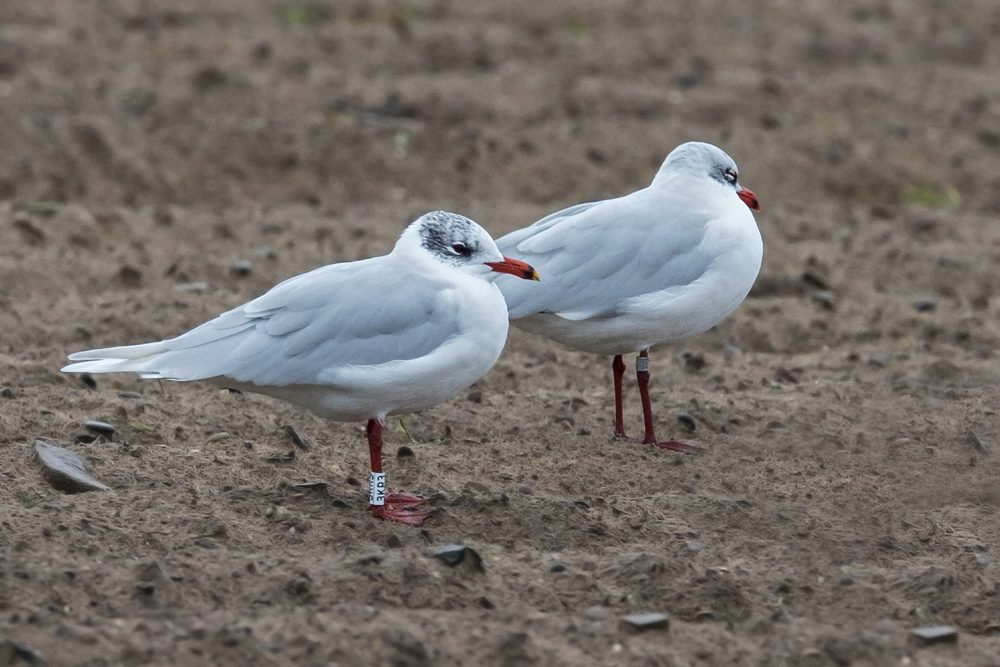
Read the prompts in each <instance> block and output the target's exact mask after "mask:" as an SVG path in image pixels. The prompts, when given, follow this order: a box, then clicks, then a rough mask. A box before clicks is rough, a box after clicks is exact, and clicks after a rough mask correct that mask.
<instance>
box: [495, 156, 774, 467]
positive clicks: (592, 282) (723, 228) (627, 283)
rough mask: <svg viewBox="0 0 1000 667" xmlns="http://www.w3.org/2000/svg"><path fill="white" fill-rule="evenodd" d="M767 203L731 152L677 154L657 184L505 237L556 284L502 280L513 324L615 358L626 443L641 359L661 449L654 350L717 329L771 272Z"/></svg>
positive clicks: (672, 445)
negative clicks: (629, 403)
mask: <svg viewBox="0 0 1000 667" xmlns="http://www.w3.org/2000/svg"><path fill="white" fill-rule="evenodd" d="M751 209H752V210H754V211H757V210H760V206H759V205H758V203H757V197H755V196H754V194H753V193H752V192H751V191H750V190H748V189H746V188H744V187H742V186H741V185H740V184H739V183H738V172H737V169H736V163H735V162H734V161H733V159H732V158H730V157H729V156H728V155H726V153H724V152H723V151H722V150H721V149H720V148H718V147H716V146H713V145H711V144H706V143H701V142H689V143H686V144H682V145H680V146H678V147H677V148H675V149H674V150H673V151H672V152H671V153H670V155H668V156H667V159H666V160H664V162H663V165H662V166H661V167H660V170H659V171H658V172H657V174H656V176H655V178H653V183H652V185H650V186H649V187H647V188H644V189H642V190H639V191H637V192H633V193H632V194H630V195H626V196H624V197H619V198H617V199H607V200H604V201H599V202H592V203H588V204H579V205H577V206H571V207H569V208H567V209H564V210H562V211H559V212H558V213H553V214H552V215H549V216H547V217H545V218H542V219H541V220H539V221H538V222H536V223H535V224H533V225H531V226H530V227H526V228H524V229H521V230H518V231H516V232H512V233H510V234H507V235H506V236H504V237H502V238H500V239H497V246H498V247H499V248H500V250H501V251H502V252H504V253H505V254H508V255H510V256H512V257H516V258H518V259H522V260H525V261H528V262H530V263H531V264H532V266H535V267H536V268H537V269H538V270H539V271H541V272H542V275H544V276H545V282H544V283H542V284H539V285H533V284H522V283H521V281H511V280H500V281H498V282H497V285H498V286H499V287H500V291H501V292H503V295H504V298H505V299H506V300H507V308H508V309H509V311H510V318H511V322H512V323H513V324H514V326H516V327H518V328H519V329H523V330H524V331H530V332H532V333H538V334H541V335H543V336H545V337H547V338H551V339H552V340H555V341H558V342H560V343H562V344H564V345H567V346H569V347H571V348H574V349H577V350H582V351H584V352H594V353H597V354H607V355H614V361H613V363H612V366H611V368H612V370H613V373H614V385H615V436H617V437H619V438H625V426H624V423H623V419H624V418H623V406H622V376H623V375H624V373H625V363H624V362H623V361H622V355H623V354H627V353H632V352H636V353H638V357H637V358H636V378H637V380H638V384H639V394H640V396H641V399H642V411H643V421H644V423H645V429H646V433H645V437H644V438H643V443H649V444H658V445H659V446H660V447H662V448H664V449H670V450H673V451H679V452H685V453H694V452H695V451H696V449H697V448H695V447H693V446H691V445H687V444H685V443H680V442H675V441H670V442H665V443H657V441H656V434H655V433H654V431H653V413H652V407H651V405H650V400H649V359H648V352H649V349H650V348H651V347H653V346H654V345H659V344H661V343H669V342H673V341H679V340H682V339H684V338H688V337H689V336H693V335H695V334H697V333H701V332H703V331H707V330H708V329H710V328H711V327H713V326H715V325H716V324H718V323H719V322H720V321H722V319H723V318H725V317H726V315H728V314H729V313H731V312H732V311H733V310H734V309H735V308H736V306H738V305H739V304H740V302H741V301H743V299H744V298H745V297H746V295H747V293H748V292H749V291H750V288H751V287H752V286H753V283H754V280H756V279H757V273H758V271H760V263H761V257H762V255H763V243H762V241H761V238H760V231H759V230H758V229H757V223H756V221H755V220H754V217H753V213H751Z"/></svg>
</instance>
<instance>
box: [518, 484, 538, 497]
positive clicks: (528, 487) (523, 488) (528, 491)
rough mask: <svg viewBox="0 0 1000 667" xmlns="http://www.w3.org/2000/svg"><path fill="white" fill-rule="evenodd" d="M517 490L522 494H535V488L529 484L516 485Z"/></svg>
mask: <svg viewBox="0 0 1000 667" xmlns="http://www.w3.org/2000/svg"><path fill="white" fill-rule="evenodd" d="M517 492H518V493H520V494H521V495H522V496H533V495H535V490H534V489H533V488H531V485H530V484H522V485H521V486H519V487H517Z"/></svg>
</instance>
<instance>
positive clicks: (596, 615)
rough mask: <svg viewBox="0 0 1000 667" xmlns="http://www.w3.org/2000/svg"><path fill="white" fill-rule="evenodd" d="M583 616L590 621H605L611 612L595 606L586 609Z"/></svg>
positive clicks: (597, 605)
mask: <svg viewBox="0 0 1000 667" xmlns="http://www.w3.org/2000/svg"><path fill="white" fill-rule="evenodd" d="M583 615H584V617H586V618H587V619H588V620H591V621H606V620H608V618H609V617H610V616H611V612H610V611H608V608H607V607H603V606H601V605H599V604H595V605H594V606H593V607H587V609H586V610H584V612H583Z"/></svg>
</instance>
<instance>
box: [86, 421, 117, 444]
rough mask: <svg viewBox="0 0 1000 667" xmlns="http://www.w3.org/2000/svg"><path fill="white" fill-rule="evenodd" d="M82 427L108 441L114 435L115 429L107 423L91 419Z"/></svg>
mask: <svg viewBox="0 0 1000 667" xmlns="http://www.w3.org/2000/svg"><path fill="white" fill-rule="evenodd" d="M83 427H84V428H87V429H90V430H91V431H93V432H94V433H100V434H101V435H103V436H104V437H105V438H108V439H110V438H111V436H113V435H114V434H115V427H114V426H112V425H111V424H109V423H107V422H99V421H96V420H93V419H92V420H90V421H87V422H84V424H83Z"/></svg>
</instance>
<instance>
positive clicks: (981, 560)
mask: <svg viewBox="0 0 1000 667" xmlns="http://www.w3.org/2000/svg"><path fill="white" fill-rule="evenodd" d="M994 560H996V559H995V558H993V556H991V555H989V554H983V553H979V554H976V565H982V566H983V567H986V566H987V565H989V564H990V563H992V562H993V561H994Z"/></svg>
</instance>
